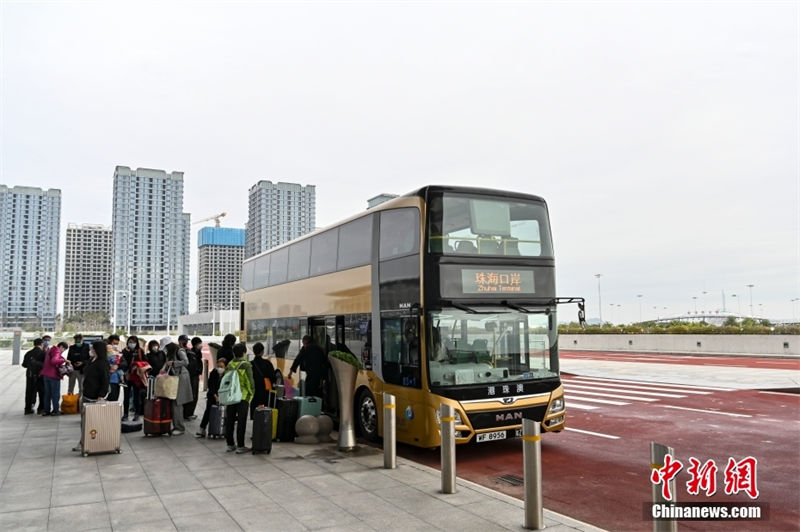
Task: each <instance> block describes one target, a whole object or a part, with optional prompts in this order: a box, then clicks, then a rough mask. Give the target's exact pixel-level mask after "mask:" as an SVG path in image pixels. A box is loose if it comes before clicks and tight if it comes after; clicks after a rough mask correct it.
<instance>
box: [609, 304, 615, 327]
mask: <svg viewBox="0 0 800 532" xmlns="http://www.w3.org/2000/svg"><path fill="white" fill-rule="evenodd" d="M608 307H609V308H610V309H611V315H610V316H609V317H608V322H609V323H610V324H612V325H613V324H614V303H609V304H608Z"/></svg>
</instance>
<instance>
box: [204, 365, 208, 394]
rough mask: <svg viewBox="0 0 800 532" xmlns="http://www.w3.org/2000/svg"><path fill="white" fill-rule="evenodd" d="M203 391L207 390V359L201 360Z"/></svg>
mask: <svg viewBox="0 0 800 532" xmlns="http://www.w3.org/2000/svg"><path fill="white" fill-rule="evenodd" d="M203 391H204V392H207V391H208V360H203Z"/></svg>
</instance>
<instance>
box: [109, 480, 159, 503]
mask: <svg viewBox="0 0 800 532" xmlns="http://www.w3.org/2000/svg"><path fill="white" fill-rule="evenodd" d="M103 493H104V494H105V496H106V501H116V500H120V499H130V498H137V497H148V496H150V495H155V494H156V491H155V489H154V488H153V485H152V484H151V483H150V481H149V480H128V481H126V482H119V481H109V482H104V483H103Z"/></svg>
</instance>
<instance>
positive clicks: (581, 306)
mask: <svg viewBox="0 0 800 532" xmlns="http://www.w3.org/2000/svg"><path fill="white" fill-rule="evenodd" d="M552 302H553V303H554V304H556V305H563V304H566V303H577V304H578V322H579V323H580V324H581V328H583V329H585V328H586V299H584V298H582V297H557V298H555V299H553V301H552Z"/></svg>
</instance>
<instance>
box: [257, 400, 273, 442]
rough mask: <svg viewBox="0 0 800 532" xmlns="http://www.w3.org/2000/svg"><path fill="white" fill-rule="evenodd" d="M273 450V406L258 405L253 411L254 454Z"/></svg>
mask: <svg viewBox="0 0 800 532" xmlns="http://www.w3.org/2000/svg"><path fill="white" fill-rule="evenodd" d="M271 451H272V408H268V407H265V406H259V407H256V409H255V410H254V411H253V454H257V453H267V454H269V453H270V452H271Z"/></svg>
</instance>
